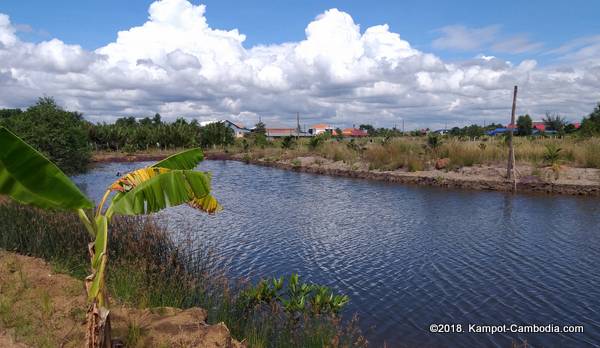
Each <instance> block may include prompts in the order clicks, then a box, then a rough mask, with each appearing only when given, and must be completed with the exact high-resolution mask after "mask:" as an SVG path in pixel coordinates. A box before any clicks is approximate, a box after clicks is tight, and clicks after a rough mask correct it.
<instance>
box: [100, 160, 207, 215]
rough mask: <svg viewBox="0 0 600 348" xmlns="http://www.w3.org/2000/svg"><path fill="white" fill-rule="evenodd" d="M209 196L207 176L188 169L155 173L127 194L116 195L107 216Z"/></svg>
mask: <svg viewBox="0 0 600 348" xmlns="http://www.w3.org/2000/svg"><path fill="white" fill-rule="evenodd" d="M209 193H210V177H209V175H207V174H206V173H203V172H198V171H192V170H172V171H169V172H166V173H161V174H158V175H156V176H154V177H152V178H150V179H148V180H146V181H144V182H142V183H140V184H139V185H138V186H136V187H134V188H133V189H132V190H131V191H128V192H119V193H118V194H117V195H115V197H114V198H113V200H112V203H111V205H110V206H109V207H108V209H107V215H109V216H112V215H113V214H121V215H141V214H150V213H154V212H158V211H160V210H163V209H165V208H168V207H174V206H177V205H181V204H185V203H188V202H190V201H192V200H193V199H196V198H203V197H205V196H207V195H208V194H209Z"/></svg>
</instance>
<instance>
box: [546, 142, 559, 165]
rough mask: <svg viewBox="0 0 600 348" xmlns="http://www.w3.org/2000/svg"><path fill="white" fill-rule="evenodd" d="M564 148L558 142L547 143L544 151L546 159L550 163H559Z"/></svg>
mask: <svg viewBox="0 0 600 348" xmlns="http://www.w3.org/2000/svg"><path fill="white" fill-rule="evenodd" d="M561 151H562V149H561V148H560V147H558V146H557V145H556V144H548V145H546V151H545V152H544V161H545V162H546V163H548V164H549V165H556V164H558V163H559V161H560V158H561Z"/></svg>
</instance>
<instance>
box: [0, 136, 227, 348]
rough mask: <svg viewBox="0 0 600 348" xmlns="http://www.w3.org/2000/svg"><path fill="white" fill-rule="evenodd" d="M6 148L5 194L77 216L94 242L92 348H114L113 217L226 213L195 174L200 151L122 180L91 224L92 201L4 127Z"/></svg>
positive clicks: (0, 171)
mask: <svg viewBox="0 0 600 348" xmlns="http://www.w3.org/2000/svg"><path fill="white" fill-rule="evenodd" d="M0 148H1V149H2V152H0V194H4V195H8V196H9V197H11V198H12V199H14V200H15V201H17V202H20V203H23V204H29V205H33V206H36V207H39V208H43V209H62V210H73V211H77V213H78V214H79V218H80V219H81V221H82V223H83V224H84V225H85V228H86V229H87V231H88V232H89V234H90V238H91V239H92V240H93V241H92V242H91V243H90V244H89V247H88V249H89V254H90V259H91V271H92V272H91V274H90V275H89V276H88V277H86V279H85V287H86V291H87V295H88V300H89V302H90V305H89V307H88V311H87V316H86V318H87V332H86V337H87V344H86V347H88V348H97V347H102V348H104V347H110V346H111V336H110V318H109V313H110V311H109V309H108V295H107V293H106V288H105V279H106V266H107V263H108V257H109V249H108V225H109V223H110V221H111V219H112V217H113V216H114V215H115V214H120V215H141V214H149V213H153V212H157V211H160V210H162V209H165V208H168V207H170V206H176V205H180V204H184V203H187V204H189V205H190V206H192V207H194V208H196V209H199V210H202V211H205V212H207V213H215V212H217V211H218V210H220V209H221V206H220V205H219V203H218V202H217V201H216V199H215V198H214V197H213V196H212V195H211V194H210V174H209V173H205V172H200V171H195V170H193V169H194V168H195V167H196V166H197V165H198V163H199V162H200V161H202V159H203V154H202V151H201V150H200V149H191V150H187V151H183V152H181V153H178V154H175V155H173V156H171V157H168V158H166V159H165V160H163V161H160V162H158V163H156V164H154V165H152V166H150V167H147V168H141V169H138V170H135V171H133V172H131V173H128V174H126V175H125V176H123V177H121V178H119V179H117V180H116V181H115V182H114V183H113V184H112V185H110V186H109V188H108V189H107V191H106V193H105V195H104V197H103V198H102V201H101V202H100V204H99V206H98V207H97V208H96V212H95V214H94V216H93V217H92V218H90V217H88V215H87V214H86V211H85V209H90V208H93V203H92V202H91V200H90V199H89V198H87V197H86V196H85V195H84V194H83V193H82V192H81V191H80V190H79V189H78V188H77V186H75V184H74V183H73V182H72V181H71V180H70V179H69V178H68V177H67V176H66V175H65V174H64V173H63V172H62V171H61V170H60V169H59V168H58V167H57V166H56V165H54V164H53V163H52V162H50V161H49V160H48V159H46V158H45V157H44V156H43V155H42V154H41V153H39V152H38V151H36V150H35V149H34V148H32V147H31V146H29V145H28V144H27V143H25V142H24V141H22V140H21V139H20V138H19V137H17V136H16V135H14V134H13V133H11V132H10V131H9V130H8V129H6V128H4V127H0ZM111 194H113V195H112V197H111ZM109 198H111V199H110V202H108V201H109Z"/></svg>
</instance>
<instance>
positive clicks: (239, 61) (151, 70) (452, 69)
mask: <svg viewBox="0 0 600 348" xmlns="http://www.w3.org/2000/svg"><path fill="white" fill-rule="evenodd" d="M205 12H206V7H205V6H204V5H193V4H191V3H189V2H188V1H186V0H162V1H156V2H154V3H153V4H152V5H151V6H150V9H149V17H148V20H147V21H146V22H145V23H143V24H141V25H140V26H137V27H133V28H130V29H128V30H123V31H120V32H119V33H118V35H117V39H116V40H115V41H114V42H112V43H110V44H108V45H106V46H104V47H100V48H98V49H97V50H95V51H93V52H90V51H86V50H84V49H83V48H82V47H80V46H78V45H67V44H65V43H64V42H62V41H60V40H59V39H51V40H47V41H43V42H40V43H37V44H34V43H30V42H25V41H22V40H20V39H19V38H18V36H17V34H16V32H17V30H16V27H15V25H13V24H11V22H10V19H9V17H8V16H6V15H3V14H0V107H23V106H27V105H29V104H31V103H32V102H33V101H35V99H36V98H37V97H39V96H42V95H51V96H55V97H56V98H57V100H58V101H59V102H60V103H62V104H64V105H65V106H67V107H68V108H72V109H76V110H80V111H82V112H84V114H85V116H86V117H88V118H89V119H91V120H94V121H101V120H106V121H112V120H114V118H115V117H118V116H124V115H134V116H145V115H152V114H153V113H155V112H160V113H161V114H162V115H163V116H165V117H167V118H174V117H177V116H185V117H189V118H197V119H199V120H200V121H202V120H210V119H220V118H223V117H227V118H231V119H234V120H235V121H237V122H241V123H244V124H247V125H251V124H253V123H255V122H256V121H257V118H258V115H260V116H262V118H263V120H265V121H266V122H267V123H270V122H271V123H273V124H275V123H276V124H290V125H292V124H294V123H295V113H296V112H300V113H301V116H302V117H303V120H302V123H308V124H310V123H312V122H313V121H320V120H322V121H325V122H329V123H335V124H340V125H342V124H345V125H351V124H353V123H355V124H360V123H373V124H377V125H379V126H391V125H393V124H396V123H398V122H400V121H401V120H405V121H406V126H407V127H417V126H419V127H422V126H434V127H435V126H440V125H443V124H445V123H448V124H449V125H450V124H456V122H460V123H463V124H464V123H468V122H473V121H475V122H482V121H483V120H487V121H496V122H498V121H502V120H503V119H505V118H507V115H508V114H509V112H510V103H511V91H512V86H513V85H514V84H518V85H519V86H520V96H519V103H518V107H519V110H521V111H522V112H529V113H533V114H536V113H538V114H539V113H543V112H545V111H549V110H550V111H556V112H561V113H564V114H565V115H566V116H568V117H571V118H578V117H581V116H582V115H583V114H585V113H587V112H589V110H591V108H592V107H593V105H594V103H595V102H596V101H597V100H596V99H598V95H597V90H598V88H599V87H600V63H598V62H595V63H590V64H585V65H581V64H570V63H569V61H565V62H564V63H563V64H561V65H560V66H555V67H538V66H537V63H536V62H535V61H534V60H524V61H521V62H515V63H511V62H508V61H506V60H502V59H501V58H498V57H494V56H490V55H479V56H477V57H476V58H473V59H470V60H465V61H459V62H446V61H444V60H442V59H441V58H439V57H437V56H436V55H434V54H431V53H427V52H422V51H420V50H417V49H415V48H413V47H412V46H411V45H410V43H409V42H407V41H406V40H403V39H402V38H401V36H400V35H399V34H398V33H394V32H391V31H390V29H389V27H388V26H387V25H377V26H373V27H369V28H364V29H362V28H360V26H359V25H358V24H357V23H355V22H354V20H353V19H352V17H351V16H350V15H349V14H348V13H345V12H342V11H339V10H337V9H331V10H328V11H325V12H324V13H322V14H320V15H319V16H317V17H316V18H315V19H314V20H313V21H312V22H310V23H308V25H307V27H306V30H305V34H306V38H305V39H304V40H301V41H299V42H288V43H285V44H278V45H260V46H255V47H251V48H248V49H247V48H244V46H243V45H242V44H243V42H244V40H245V36H244V35H243V34H241V33H240V32H239V31H238V30H229V31H226V30H219V29H215V28H211V27H210V26H209V24H208V23H207V20H206V17H205ZM498 29H499V28H498V27H497V26H491V27H484V28H479V29H476V30H475V31H473V30H468V28H464V27H447V28H446V29H445V30H444V31H443V35H445V37H446V41H439V42H438V43H437V45H438V47H441V48H444V47H447V48H461V49H466V50H472V49H477V50H478V49H480V48H481V47H483V46H485V45H488V46H489V45H494V44H496V45H497V44H498V42H497V40H495V35H497V32H498ZM528 42H529V41H527V40H525V41H523V40H520V39H514V40H513V42H512V43H511V42H509V43H506V44H505V48H506V49H512V50H519V49H521V50H527V49H531V48H528V47H527V46H528ZM511 45H512V46H511ZM500 48H502V46H501V47H500ZM576 48H577V50H578V52H579V55H584V54H585V53H586V51H585V49H586V48H589V47H588V46H585V45H577V47H576ZM592 49H595V48H593V45H592ZM588 54H591V53H588Z"/></svg>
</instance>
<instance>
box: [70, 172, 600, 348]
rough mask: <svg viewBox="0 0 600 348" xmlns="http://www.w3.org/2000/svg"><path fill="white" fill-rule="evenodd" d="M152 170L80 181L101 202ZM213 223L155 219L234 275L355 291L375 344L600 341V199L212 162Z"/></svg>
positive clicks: (195, 218)
mask: <svg viewBox="0 0 600 348" xmlns="http://www.w3.org/2000/svg"><path fill="white" fill-rule="evenodd" d="M145 164H146V163H107V164H102V165H99V166H97V167H96V168H94V169H93V170H92V171H90V172H89V173H87V174H84V175H79V176H76V177H75V178H74V180H75V181H76V182H77V183H78V184H79V185H80V186H82V187H83V189H84V190H85V191H86V192H87V193H88V194H89V195H90V196H92V197H94V199H95V200H96V201H98V200H99V198H100V197H101V195H102V193H103V191H104V188H105V187H106V186H107V185H108V184H109V183H110V182H112V181H113V180H114V179H115V178H116V173H117V172H120V173H125V172H127V171H129V170H132V169H134V168H137V167H140V166H142V165H145ZM200 169H202V170H208V171H211V172H212V173H213V192H214V195H215V196H216V197H217V198H218V199H219V201H220V202H221V203H222V205H223V206H224V208H225V210H224V211H223V212H221V213H220V214H218V215H215V216H207V215H205V214H201V213H195V212H194V211H193V210H192V209H191V208H188V207H185V206H184V207H176V208H172V209H170V210H168V211H167V212H166V213H164V214H162V216H161V219H162V220H163V221H165V223H167V224H168V225H169V228H170V229H171V230H173V231H178V230H183V229H185V230H186V231H188V232H191V233H193V234H194V235H195V236H196V237H198V238H199V239H201V240H204V241H206V243H208V244H210V246H211V247H214V249H215V250H216V252H217V253H218V254H219V256H220V257H222V258H223V262H224V263H225V264H226V265H227V268H228V270H229V272H230V273H231V275H232V276H237V277H250V278H252V279H257V278H259V277H263V276H265V277H267V276H279V275H289V274H290V273H292V272H297V273H299V274H300V275H301V277H302V278H303V279H304V280H305V281H309V282H315V283H320V284H324V285H329V286H331V287H333V288H334V289H336V290H337V291H339V292H341V293H345V294H348V295H349V296H350V297H351V302H350V304H349V305H348V307H347V309H346V311H345V312H346V313H347V314H348V315H351V314H352V313H358V314H359V316H360V320H361V326H362V328H363V330H364V331H365V334H366V336H367V338H368V339H369V341H370V342H372V343H373V345H374V346H380V345H382V344H383V343H384V342H385V343H387V344H388V346H393V347H397V346H401V347H402V346H406V347H416V346H419V347H423V346H435V347H439V346H497V347H510V346H511V343H512V342H513V340H515V341H517V342H522V341H523V340H527V342H528V343H529V344H530V345H533V346H534V347H539V346H562V347H581V346H598V345H600V296H599V294H600V291H599V290H598V289H599V285H600V268H599V267H598V264H599V261H600V257H599V256H600V228H599V226H600V204H599V200H598V199H597V198H580V197H567V196H544V195H511V194H506V193H499V192H477V191H455V190H445V189H440V188H426V187H415V186H404V185H397V184H386V183H380V182H370V181H363V180H357V179H348V178H336V177H328V176H319V175H313V174H306V173H297V172H291V171H284V170H280V169H275V168H267V167H260V166H254V165H246V164H243V163H240V162H234V161H205V162H203V163H202V164H201V165H200ZM435 323H443V324H461V325H462V328H463V331H468V325H469V324H477V325H500V324H507V325H510V324H530V325H532V324H537V325H548V324H553V325H561V326H562V325H571V324H573V325H584V330H585V331H584V333H572V334H566V333H528V334H525V333H496V334H493V335H492V334H489V333H468V332H462V333H431V332H430V329H429V327H430V325H431V324H435Z"/></svg>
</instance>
